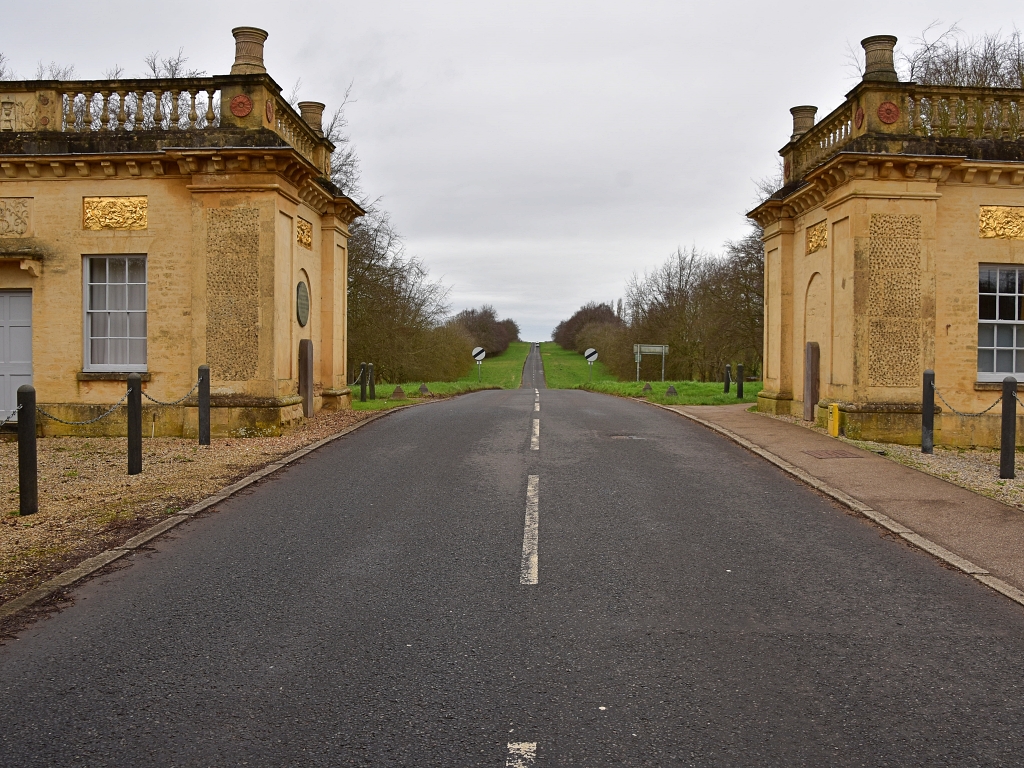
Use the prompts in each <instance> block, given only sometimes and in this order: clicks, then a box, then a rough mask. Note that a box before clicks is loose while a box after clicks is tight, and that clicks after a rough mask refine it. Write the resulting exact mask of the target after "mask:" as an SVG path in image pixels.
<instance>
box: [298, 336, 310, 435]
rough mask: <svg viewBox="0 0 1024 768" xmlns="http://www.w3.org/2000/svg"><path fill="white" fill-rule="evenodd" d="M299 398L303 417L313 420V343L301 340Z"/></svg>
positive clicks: (308, 340)
mask: <svg viewBox="0 0 1024 768" xmlns="http://www.w3.org/2000/svg"><path fill="white" fill-rule="evenodd" d="M299 396H300V397H301V398H302V415H303V416H305V417H306V418H307V419H311V418H313V342H312V341H311V340H310V339H300V340H299Z"/></svg>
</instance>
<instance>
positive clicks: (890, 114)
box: [878, 101, 900, 125]
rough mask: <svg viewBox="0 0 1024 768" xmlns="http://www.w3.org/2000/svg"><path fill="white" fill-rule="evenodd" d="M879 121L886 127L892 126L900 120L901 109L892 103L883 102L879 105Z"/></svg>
mask: <svg viewBox="0 0 1024 768" xmlns="http://www.w3.org/2000/svg"><path fill="white" fill-rule="evenodd" d="M878 119H879V120H881V121H882V122H883V123H885V124H886V125H892V124H893V123H895V122H896V121H897V120H899V119H900V108H899V107H897V106H896V105H895V104H893V103H892V102H891V101H883V102H882V103H881V104H879V105H878Z"/></svg>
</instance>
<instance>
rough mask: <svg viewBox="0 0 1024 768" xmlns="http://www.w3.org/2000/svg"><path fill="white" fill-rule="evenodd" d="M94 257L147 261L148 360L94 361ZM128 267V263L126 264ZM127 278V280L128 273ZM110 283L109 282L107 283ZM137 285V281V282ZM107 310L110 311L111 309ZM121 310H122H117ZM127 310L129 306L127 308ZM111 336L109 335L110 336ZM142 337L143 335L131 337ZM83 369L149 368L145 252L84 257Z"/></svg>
mask: <svg viewBox="0 0 1024 768" xmlns="http://www.w3.org/2000/svg"><path fill="white" fill-rule="evenodd" d="M93 259H104V260H106V259H142V260H143V261H144V262H145V263H146V282H145V283H144V285H145V286H146V301H145V307H144V308H143V309H142V310H132V311H133V312H143V313H144V314H145V315H146V336H145V339H146V362H144V363H113V364H111V363H93V362H92V321H91V318H90V313H91V312H95V311H97V310H91V309H90V306H89V304H90V296H91V294H90V285H92V284H91V283H90V279H89V278H90V275H91V274H92V260H93ZM125 266H126V268H127V264H126V265H125ZM125 280H126V281H127V273H126V277H125ZM106 284H107V285H109V283H106ZM136 285H137V283H136ZM106 311H110V310H109V309H108V310H106ZM117 311H120V310H117ZM125 311H127V308H126V310H125ZM108 338H109V337H108ZM129 338H142V337H129ZM82 361H83V366H82V370H84V371H92V372H97V373H146V372H147V371H148V370H149V258H148V257H147V256H146V254H144V253H96V254H89V255H87V256H83V257H82Z"/></svg>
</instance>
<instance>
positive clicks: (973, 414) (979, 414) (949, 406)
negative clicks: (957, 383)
mask: <svg viewBox="0 0 1024 768" xmlns="http://www.w3.org/2000/svg"><path fill="white" fill-rule="evenodd" d="M932 389H934V390H935V394H936V395H938V396H939V400H941V401H942V402H943V403H944V404H945V406H946V407H947V408H949V410H951V411H952V412H953V413H955V414H956V415H957V416H968V417H969V416H984V415H985V414H986V413H988V412H989V411H991V410H992V409H993V408H995V407H996V406H997V405H999V404H1000V403H1001V402H1003V396H1002V395H1000V396H999V397H998V398H996V401H995V402H994V403H992V405H990V406H989V407H988V408H986V409H985V410H984V411H978V412H977V413H962V412H960V411H958V410H957V409H956V408H954V407H953V406H952V405H950V404H949V401H948V400H946V398H944V397H943V396H942V393H941V392H940V391H939V388H938V387H936V386H935V382H932ZM1013 399H1014V400H1016V401H1017V402H1018V403H1019V404H1020V405H1022V406H1024V403H1021V402H1020V398H1018V397H1017V393H1016V392H1014V393H1013Z"/></svg>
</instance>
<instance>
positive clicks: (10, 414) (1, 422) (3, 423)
mask: <svg viewBox="0 0 1024 768" xmlns="http://www.w3.org/2000/svg"><path fill="white" fill-rule="evenodd" d="M20 410H21V406H20V405H19V406H18V407H17V408H15V409H14V410H13V411H11V412H10V413H9V414H7V418H5V419H4V420H3V421H0V429H3V428H4V427H5V426H7V422H9V421H10V420H11V419H13V418H14V417H15V415H17V413H18V411H20Z"/></svg>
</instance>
